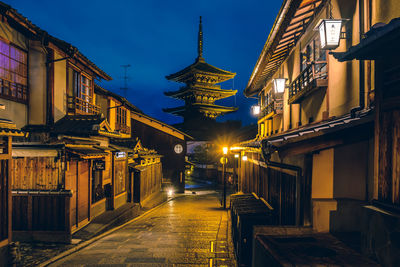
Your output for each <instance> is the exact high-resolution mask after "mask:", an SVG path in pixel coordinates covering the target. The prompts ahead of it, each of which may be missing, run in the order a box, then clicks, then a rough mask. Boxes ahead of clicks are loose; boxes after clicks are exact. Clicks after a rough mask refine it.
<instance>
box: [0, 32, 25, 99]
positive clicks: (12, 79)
mask: <svg viewBox="0 0 400 267" xmlns="http://www.w3.org/2000/svg"><path fill="white" fill-rule="evenodd" d="M0 42H1V43H3V44H4V45H5V46H7V47H8V54H5V53H3V52H2V51H1V50H0V58H1V57H4V59H6V60H7V62H8V67H6V66H0V73H1V70H2V71H4V73H7V72H8V77H6V76H5V75H2V74H0V97H1V98H4V99H8V100H12V101H15V102H20V103H23V104H27V103H28V101H29V93H28V52H27V51H26V50H25V49H22V48H21V47H19V46H17V45H15V44H13V43H11V42H9V41H8V40H5V39H3V38H0ZM12 49H14V51H15V52H14V55H13V53H12ZM17 54H18V56H17ZM13 62H15V64H16V66H15V68H13V67H12V65H11V64H12V63H13ZM13 69H15V70H13ZM18 78H19V79H20V80H19V79H18ZM23 81H25V83H24V82H23Z"/></svg>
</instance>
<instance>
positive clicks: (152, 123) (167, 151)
mask: <svg viewBox="0 0 400 267" xmlns="http://www.w3.org/2000/svg"><path fill="white" fill-rule="evenodd" d="M132 125H133V127H134V131H133V132H132V137H136V138H138V139H139V140H141V142H142V144H143V146H144V147H146V148H148V149H153V150H155V151H157V153H158V154H160V155H162V156H163V157H162V158H161V162H162V171H163V178H164V179H167V180H169V181H171V183H172V184H173V186H174V187H175V188H176V190H177V191H178V192H183V191H184V188H185V155H186V141H187V140H188V139H189V140H190V139H191V137H190V136H188V135H186V134H184V133H182V132H180V131H178V130H176V129H175V128H173V127H171V126H169V125H166V124H164V123H162V122H159V121H157V120H155V119H154V118H151V117H148V116H146V115H143V114H138V113H133V112H132ZM177 145H180V146H182V148H183V150H182V151H181V152H180V153H177V152H176V151H175V149H174V148H175V146H177Z"/></svg>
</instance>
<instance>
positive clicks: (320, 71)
mask: <svg viewBox="0 0 400 267" xmlns="http://www.w3.org/2000/svg"><path fill="white" fill-rule="evenodd" d="M327 86H328V73H327V71H326V62H325V61H324V62H313V63H311V64H310V65H309V66H308V67H307V68H306V69H304V70H303V71H302V72H301V73H300V75H299V76H298V77H297V78H296V79H295V80H294V81H293V82H292V83H291V84H290V87H289V104H293V103H298V102H299V101H300V100H301V99H302V98H303V97H305V96H306V95H308V94H310V93H312V92H313V91H314V90H316V89H318V88H321V87H327Z"/></svg>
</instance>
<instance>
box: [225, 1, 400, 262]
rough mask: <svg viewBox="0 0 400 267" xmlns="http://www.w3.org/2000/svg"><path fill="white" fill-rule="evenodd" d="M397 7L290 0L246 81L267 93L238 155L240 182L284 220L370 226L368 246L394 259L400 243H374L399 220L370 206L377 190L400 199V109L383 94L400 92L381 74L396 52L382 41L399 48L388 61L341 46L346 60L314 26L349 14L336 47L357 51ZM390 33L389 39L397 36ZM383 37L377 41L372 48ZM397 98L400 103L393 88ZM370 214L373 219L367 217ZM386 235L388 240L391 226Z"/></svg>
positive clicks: (332, 228) (339, 228) (336, 227)
mask: <svg viewBox="0 0 400 267" xmlns="http://www.w3.org/2000/svg"><path fill="white" fill-rule="evenodd" d="M399 16H400V5H399V4H398V3H397V1H379V0H378V1H375V0H372V1H370V0H352V1H348V0H330V1H329V0H327V1H326V0H284V1H283V3H282V7H281V9H280V11H279V14H278V16H277V18H276V21H275V24H274V25H273V27H272V29H271V32H270V34H269V36H268V40H267V41H266V43H265V45H264V48H263V50H262V52H261V54H260V56H259V59H258V61H257V63H256V65H255V67H254V70H253V73H252V75H251V77H250V79H249V82H248V84H247V86H246V88H245V90H244V94H245V95H246V96H257V97H258V99H259V105H260V107H261V112H260V115H259V117H258V134H257V136H256V137H255V138H254V139H252V140H248V141H245V142H242V143H240V144H236V145H235V147H233V148H232V149H233V151H237V152H241V155H242V156H245V157H243V159H245V160H242V161H241V162H240V185H239V186H240V189H241V190H242V191H243V192H255V193H256V194H258V195H259V196H261V197H263V198H264V199H265V200H266V201H268V202H269V203H270V204H271V206H272V207H273V208H274V209H276V211H277V214H278V216H279V222H280V224H281V225H298V226H310V227H312V229H313V231H315V232H320V233H323V232H330V233H333V234H337V235H338V236H345V237H347V238H349V237H357V236H358V237H359V236H362V239H363V244H364V245H365V246H366V247H368V249H365V250H364V251H366V250H369V253H370V254H372V253H371V252H372V251H373V253H375V254H374V256H375V257H376V258H378V259H379V260H380V261H381V262H382V263H384V264H386V265H388V266H393V265H392V263H393V262H394V261H393V259H394V258H396V257H397V256H395V254H396V252H393V253H386V254H385V253H383V250H385V249H383V246H382V247H380V248H377V247H375V245H376V243H375V244H374V245H372V243H373V242H375V241H376V240H377V239H375V238H377V235H378V233H381V234H382V232H384V231H387V232H385V233H388V232H391V233H397V232H398V226H395V225H393V224H392V225H391V226H388V225H386V226H385V227H387V228H385V227H383V226H382V225H379V224H378V223H377V221H376V220H377V219H376V218H378V217H379V216H380V215H381V214H382V213H379V212H377V213H375V215H374V212H372V210H373V209H375V208H371V209H365V208H364V207H365V206H366V205H369V204H372V203H375V201H376V200H378V201H380V203H389V202H390V205H391V207H392V206H395V207H396V205H397V204H396V197H395V196H396V194H397V193H394V192H395V191H396V190H397V189H396V187H395V184H397V182H396V179H395V178H393V177H394V176H395V171H394V170H395V165H390V164H391V162H393V163H394V162H395V158H396V156H395V153H394V154H393V151H394V150H393V149H394V146H395V141H393V137H394V136H395V134H396V132H392V131H391V130H389V129H390V126H388V125H389V124H390V125H393V126H395V125H396V123H395V118H396V117H395V116H396V111H395V110H393V109H392V110H391V111H390V112H388V113H384V112H382V110H381V107H382V105H386V104H382V103H385V100H384V97H383V98H382V95H380V94H383V95H385V93H387V94H388V95H390V96H392V95H394V96H396V93H395V91H396V90H395V89H394V88H397V87H398V86H397V83H396V79H392V81H391V82H386V83H385V82H384V81H382V78H383V77H386V78H390V77H395V75H396V74H395V73H396V71H397V67H396V63H395V62H396V60H397V57H396V56H393V55H394V54H396V52H394V50H393V49H392V50H385V49H383V48H382V49H381V51H393V54H391V55H392V57H391V58H390V56H388V53H389V54H390V52H387V53H384V54H385V55H387V56H386V57H385V60H382V61H380V62H384V61H386V62H385V64H386V65H385V66H384V67H383V66H382V65H379V61H376V63H374V62H373V61H370V59H375V58H374V57H368V56H365V57H364V58H362V57H361V58H360V59H365V60H359V61H357V60H351V59H353V58H357V55H354V56H348V57H347V58H346V57H345V56H342V57H341V59H342V60H341V61H343V60H349V61H347V62H341V61H338V60H337V59H335V58H334V56H333V55H332V54H331V53H329V51H328V50H324V49H322V46H323V45H324V43H323V42H321V37H320V35H319V31H318V30H315V29H318V26H319V25H320V22H321V20H323V19H343V21H344V23H343V27H342V28H341V29H340V30H341V32H342V33H341V38H340V43H339V46H338V47H337V48H335V50H334V51H335V53H337V52H346V51H347V50H349V54H351V52H352V51H354V48H351V47H352V46H355V45H357V44H359V43H361V44H362V43H363V42H364V41H366V42H368V39H369V35H374V34H375V31H374V30H371V27H372V25H375V24H376V23H378V22H385V23H389V22H390V21H391V20H392V19H393V18H396V17H399ZM389 25H391V26H389ZM393 25H395V22H394V23H393V24H391V23H390V24H388V28H391V27H394V26H393ZM372 28H374V27H372ZM387 36H388V37H387V39H385V40H391V41H392V40H393V39H390V38H392V37H393V36H392V35H391V34H390V35H389V34H388V35H387ZM389 36H390V37H389ZM394 36H397V35H394ZM363 38H365V40H363ZM389 42H390V41H388V43H389ZM379 44H381V43H379ZM378 47H380V45H378V42H376V43H375V46H374V48H373V49H375V50H380V49H378ZM382 47H383V46H382ZM392 48H393V47H392ZM373 49H370V50H365V55H376V54H380V53H381V51H379V52H374V51H373ZM382 53H383V52H382ZM338 57H339V56H338ZM389 58H390V59H393V61H391V60H388V59H389ZM385 75H386V76H385ZM282 79H284V80H283V82H282ZM279 83H282V84H283V87H280V86H279ZM382 84H384V86H383V85H382ZM389 85H390V86H389ZM379 87H381V88H382V89H381V91H379V90H378V88H379ZM383 87H385V89H383ZM386 88H392V89H388V90H386ZM389 98H390V101H391V102H390V103H391V104H390V105H392V106H393V107H394V106H396V104H395V102H394V99H395V97H389ZM389 98H388V99H389ZM396 103H397V102H396ZM380 105H381V106H380ZM387 105H389V104H387ZM385 112H386V111H385ZM377 114H378V115H377ZM379 114H381V115H379ZM382 114H387V117H385V116H386V115H382ZM394 129H396V128H395V127H394ZM378 140H379V141H378ZM374 162H375V164H374ZM389 162H390V163H389ZM388 164H389V165H388ZM385 166H386V167H385ZM389 166H390V167H389ZM393 168H394V169H393ZM381 177H387V178H381ZM385 179H386V180H385ZM388 181H390V182H388ZM392 186H394V187H392ZM388 192H390V193H388ZM389 199H390V200H389ZM373 206H374V205H373ZM374 207H375V206H374ZM394 210H396V209H394ZM391 212H392V211H391ZM366 214H368V216H370V217H369V219H368V220H364V219H363V218H367V217H364V216H365V215H366ZM378 214H380V215H378ZM372 218H374V219H375V223H376V224H369V228H367V229H369V231H370V233H368V234H365V233H366V232H365V230H362V228H361V227H360V226H363V225H366V224H368V222H370V221H371V220H372ZM397 224H398V223H397ZM372 225H373V226H374V227H375V228H374V229H375V230H372ZM378 225H379V226H378ZM378 228H379V230H378ZM383 229H386V230H383ZM395 235H396V234H395ZM383 236H385V238H386V239H384V240H386V241H387V240H390V237H389V236H390V235H388V234H384V235H383ZM365 238H366V239H367V240H369V241H368V242H370V243H368V242H365V241H366V239H365ZM344 239H346V238H344ZM356 239H357V238H356ZM358 239H359V238H358ZM344 241H345V242H347V241H348V240H344ZM386 241H385V242H386ZM351 242H361V241H360V240H355V241H354V240H353V241H351ZM371 242H372V243H371ZM385 242H382V243H385ZM388 242H389V243H390V241H388ZM366 243H368V244H366ZM383 254H385V255H383ZM397 255H398V253H397ZM396 259H397V258H396ZM389 262H391V263H389Z"/></svg>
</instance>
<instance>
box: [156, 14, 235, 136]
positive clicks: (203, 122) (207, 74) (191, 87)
mask: <svg viewBox="0 0 400 267" xmlns="http://www.w3.org/2000/svg"><path fill="white" fill-rule="evenodd" d="M235 75H236V73H232V72H229V71H225V70H222V69H219V68H217V67H214V66H212V65H210V64H208V63H206V62H205V60H204V58H203V30H202V22H201V17H200V24H199V34H198V56H197V58H196V60H195V62H194V63H193V64H192V65H190V66H188V67H186V68H184V69H183V70H181V71H178V72H177V73H174V74H171V75H168V76H166V78H167V79H168V80H170V81H175V82H180V83H184V84H185V85H184V86H183V87H181V88H180V89H179V90H178V91H173V92H165V93H164V94H165V95H166V96H169V97H173V98H176V99H179V100H184V101H185V105H183V106H179V107H175V108H166V109H163V110H164V111H165V112H167V113H171V114H173V115H177V116H180V117H183V123H182V124H181V125H179V128H181V129H182V130H183V131H185V132H187V133H188V134H190V135H192V136H194V137H195V138H197V139H199V138H200V139H203V138H205V136H204V132H205V131H204V130H210V127H218V126H217V125H218V124H217V123H216V122H215V119H216V118H217V117H218V116H221V115H224V114H227V113H231V112H234V111H236V110H237V109H238V108H237V107H226V106H221V105H217V104H215V101H217V100H220V99H224V98H227V97H230V96H234V95H235V94H236V92H237V91H236V90H229V89H228V90H227V89H221V86H220V85H217V84H218V83H221V82H225V81H228V80H230V79H232V78H233V77H235Z"/></svg>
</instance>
